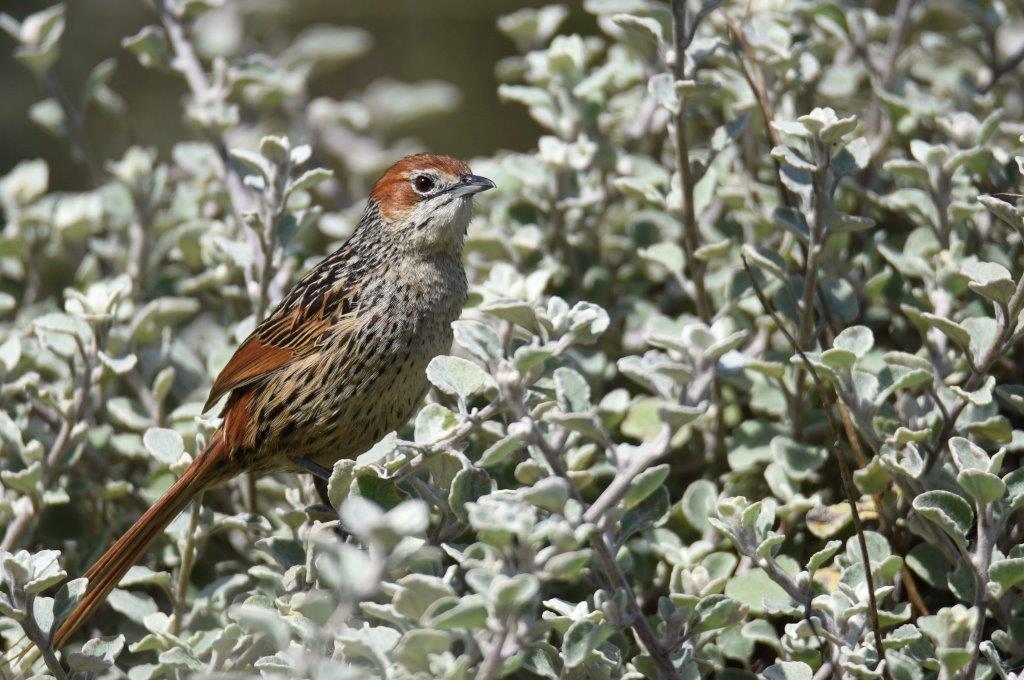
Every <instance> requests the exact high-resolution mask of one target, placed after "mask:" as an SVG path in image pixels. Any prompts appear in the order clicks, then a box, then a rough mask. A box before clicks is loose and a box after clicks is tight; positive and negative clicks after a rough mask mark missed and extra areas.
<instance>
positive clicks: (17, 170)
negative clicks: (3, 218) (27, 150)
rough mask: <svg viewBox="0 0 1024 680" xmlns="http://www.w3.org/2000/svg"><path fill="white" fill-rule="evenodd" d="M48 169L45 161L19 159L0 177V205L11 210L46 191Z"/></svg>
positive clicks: (26, 203)
mask: <svg viewBox="0 0 1024 680" xmlns="http://www.w3.org/2000/svg"><path fill="white" fill-rule="evenodd" d="M49 182H50V169H49V166H47V164H46V161H44V160H42V159H35V160H31V161H21V162H20V163H18V164H17V165H15V166H14V168H12V169H11V171H10V172H8V173H7V174H6V175H4V176H3V177H2V178H0V205H3V206H4V207H5V209H7V210H12V209H13V208H15V207H20V206H26V205H28V204H30V203H32V202H33V201H34V200H36V199H37V198H38V197H40V196H42V195H43V194H44V193H46V189H47V187H48V186H49Z"/></svg>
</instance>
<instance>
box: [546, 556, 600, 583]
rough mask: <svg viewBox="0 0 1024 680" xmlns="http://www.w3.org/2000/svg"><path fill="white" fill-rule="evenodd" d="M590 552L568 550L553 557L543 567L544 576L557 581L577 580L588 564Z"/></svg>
mask: <svg viewBox="0 0 1024 680" xmlns="http://www.w3.org/2000/svg"><path fill="white" fill-rule="evenodd" d="M590 560H591V551H590V549H589V548H586V549H583V550H570V551H568V552H564V553H560V554H558V555H555V556H553V557H552V558H551V559H549V560H548V561H547V563H545V565H544V572H543V573H544V575H545V576H546V577H547V578H550V579H555V580H558V581H569V582H573V581H576V580H578V579H579V577H580V576H581V574H582V572H583V570H584V569H585V568H586V567H587V565H588V564H590Z"/></svg>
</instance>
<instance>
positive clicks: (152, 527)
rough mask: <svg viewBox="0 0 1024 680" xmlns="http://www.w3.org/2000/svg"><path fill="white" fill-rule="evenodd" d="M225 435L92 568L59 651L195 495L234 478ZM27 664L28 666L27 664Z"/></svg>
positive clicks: (57, 639)
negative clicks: (84, 591)
mask: <svg viewBox="0 0 1024 680" xmlns="http://www.w3.org/2000/svg"><path fill="white" fill-rule="evenodd" d="M224 439H225V438H224V436H223V433H222V432H217V433H216V434H215V435H214V436H213V439H212V440H211V441H210V444H209V446H207V447H206V449H205V450H204V451H203V453H201V454H200V455H199V456H198V457H197V458H196V459H195V460H194V461H193V462H192V464H191V465H189V466H188V468H187V469H186V470H185V472H184V473H182V475H181V477H180V478H179V479H178V481H177V482H175V483H174V486H172V487H171V488H170V489H168V490H167V492H166V493H164V495H163V496H161V497H160V499H159V500H158V501H157V502H156V503H154V504H153V505H152V506H150V508H149V509H148V510H146V512H145V513H144V514H143V515H142V517H140V518H139V519H138V520H137V521H136V522H135V524H133V525H132V527H131V528H130V529H128V531H127V532H125V534H124V535H123V536H121V538H119V539H118V540H117V542H116V543H114V544H113V545H112V546H110V547H109V548H107V551H106V552H105V553H103V556H102V557H100V558H99V559H98V560H96V563H95V564H93V565H92V566H91V567H89V571H87V572H86V573H85V577H86V578H88V579H89V583H88V586H87V588H86V593H85V596H84V597H83V598H82V599H81V600H80V601H79V603H78V604H77V605H76V606H75V608H74V609H73V610H72V611H71V613H70V614H68V617H67V618H66V619H64V622H63V623H61V625H60V627H59V628H58V629H57V632H56V633H54V635H53V646H54V648H60V647H61V646H63V645H64V643H66V642H67V641H68V638H70V637H71V636H72V635H73V634H74V633H75V632H76V631H77V630H78V629H79V628H80V627H81V626H82V624H84V623H85V621H86V620H87V619H88V618H89V617H90V616H92V615H93V614H94V613H95V612H96V610H97V609H99V607H100V606H101V605H102V604H103V602H104V601H105V600H106V599H107V595H109V594H110V591H111V590H113V589H114V587H115V586H117V584H118V583H119V582H120V581H121V578H122V577H123V576H124V575H125V572H127V571H128V570H129V569H130V568H131V566H132V565H133V564H135V562H136V560H138V559H139V556H140V555H141V554H142V553H143V552H144V551H145V550H146V548H148V547H149V546H150V544H151V543H152V542H153V541H154V540H155V539H156V537H157V536H159V535H160V534H161V533H162V532H163V530H164V529H165V528H166V527H167V525H168V524H170V523H171V522H172V521H173V520H174V518H175V517H177V516H178V514H179V513H180V512H181V511H182V510H183V509H184V508H185V506H186V505H188V503H189V501H191V500H192V499H193V498H194V497H195V496H196V494H198V493H199V492H200V491H202V490H204V489H206V488H207V487H209V486H212V485H214V484H216V483H217V482H220V481H222V480H224V479H226V478H227V477H230V476H232V473H231V472H229V470H231V468H232V466H231V463H230V461H229V459H228V447H227V446H226V445H225V443H224ZM31 649H32V646H31V645H29V646H28V647H26V648H25V649H23V650H22V651H21V652H20V653H19V654H18V655H17V656H16V657H15V659H14V661H22V663H21V664H20V665H21V668H22V670H23V671H27V670H28V668H29V667H31V665H32V663H34V662H35V659H34V658H32V657H35V656H36V655H35V654H33V655H31V657H30V658H28V659H26V658H25V657H26V655H27V653H28V652H29V651H30V650H31ZM25 661H27V662H28V663H27V665H26V664H25V663H24V662H25Z"/></svg>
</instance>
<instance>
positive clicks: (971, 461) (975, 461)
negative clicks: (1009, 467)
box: [949, 437, 991, 471]
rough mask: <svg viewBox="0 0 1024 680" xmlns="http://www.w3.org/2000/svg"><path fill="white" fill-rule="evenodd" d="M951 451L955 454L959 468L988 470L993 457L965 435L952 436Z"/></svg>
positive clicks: (955, 460)
mask: <svg viewBox="0 0 1024 680" xmlns="http://www.w3.org/2000/svg"><path fill="white" fill-rule="evenodd" d="M949 452H950V453H951V454H952V456H953V462H954V463H956V467H957V469H958V470H961V471H963V470H983V471H988V468H989V464H990V463H991V459H990V458H989V455H988V454H987V453H986V452H985V450H984V449H982V448H981V447H980V446H978V445H977V444H974V443H973V442H971V441H970V440H967V439H964V438H963V437H950V439H949Z"/></svg>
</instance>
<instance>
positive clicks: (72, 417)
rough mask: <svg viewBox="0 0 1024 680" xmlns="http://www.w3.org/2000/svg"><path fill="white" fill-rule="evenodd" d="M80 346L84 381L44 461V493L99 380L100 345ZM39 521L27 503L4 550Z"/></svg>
mask: <svg viewBox="0 0 1024 680" xmlns="http://www.w3.org/2000/svg"><path fill="white" fill-rule="evenodd" d="M78 346H79V352H80V355H81V357H82V363H83V367H82V370H81V377H80V380H81V382H80V384H79V385H78V387H76V388H75V390H74V393H73V394H72V397H71V408H70V409H69V410H68V412H67V413H65V414H61V418H62V422H61V425H60V430H58V432H57V436H56V437H55V438H54V440H53V444H51V445H50V450H49V451H48V452H47V454H46V456H45V457H44V458H43V465H42V486H43V488H44V489H45V488H49V487H50V485H51V483H52V481H53V479H54V476H55V475H56V474H57V472H56V471H57V470H58V468H59V465H60V462H61V459H62V458H63V457H64V454H65V453H66V451H67V448H68V445H69V444H70V443H71V439H72V436H73V435H74V434H75V426H76V425H77V424H78V421H79V419H80V418H81V417H82V413H83V411H84V410H85V405H86V401H87V399H88V397H89V392H90V391H91V390H92V386H93V383H94V380H95V377H96V376H94V375H93V373H94V372H95V370H96V360H97V356H98V348H97V347H96V342H95V341H94V342H93V343H91V344H90V346H89V348H88V349H87V348H85V347H84V346H82V344H81V343H79V345H78ZM35 517H36V507H35V505H34V504H32V503H25V504H20V505H18V511H17V512H16V514H15V517H14V519H13V520H11V523H10V524H8V525H7V530H6V531H5V532H4V538H3V541H2V542H0V549H3V550H8V551H11V550H13V549H14V547H15V546H17V545H18V541H19V540H20V539H21V536H22V534H24V533H25V531H26V530H27V529H28V527H29V525H30V524H31V523H32V520H33V519H34V518H35Z"/></svg>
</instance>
